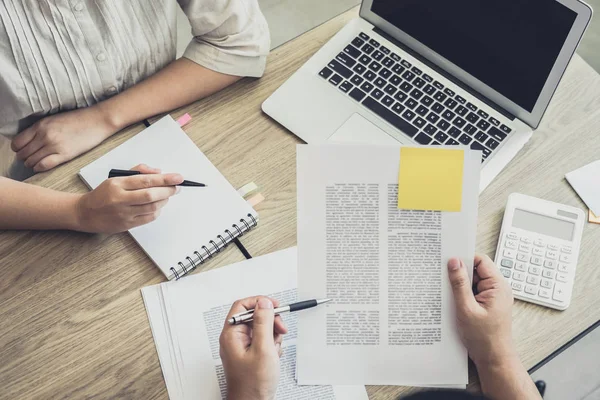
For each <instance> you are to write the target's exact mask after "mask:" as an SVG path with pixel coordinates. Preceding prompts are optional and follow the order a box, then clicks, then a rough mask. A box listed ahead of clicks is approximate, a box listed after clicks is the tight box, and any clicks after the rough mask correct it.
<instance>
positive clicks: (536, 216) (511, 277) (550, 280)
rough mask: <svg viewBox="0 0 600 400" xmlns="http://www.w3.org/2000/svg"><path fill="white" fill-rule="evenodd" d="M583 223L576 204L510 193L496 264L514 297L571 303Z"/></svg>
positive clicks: (560, 305)
mask: <svg viewBox="0 0 600 400" xmlns="http://www.w3.org/2000/svg"><path fill="white" fill-rule="evenodd" d="M584 223H585V214H584V212H583V211H582V210H580V209H578V208H575V207H571V206H565V205H563V204H558V203H553V202H551V201H547V200H542V199H538V198H535V197H531V196H526V195H523V194H519V193H513V194H511V195H510V196H509V197H508V203H507V204H506V210H505V211H504V220H503V221H502V229H501V231H500V238H499V240H498V248H497V249H496V260H495V262H496V265H497V266H498V267H499V268H500V272H502V275H504V277H505V278H506V279H507V280H508V282H509V284H510V285H511V287H512V291H513V295H514V297H515V298H516V299H519V300H524V301H529V302H531V303H535V304H539V305H542V306H546V307H551V308H556V309H558V310H564V309H566V308H567V307H569V304H570V303H571V294H572V292H573V282H574V281H575V268H576V266H577V256H578V254H579V246H580V245H581V235H582V233H583V225H584Z"/></svg>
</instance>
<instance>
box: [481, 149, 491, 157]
mask: <svg viewBox="0 0 600 400" xmlns="http://www.w3.org/2000/svg"><path fill="white" fill-rule="evenodd" d="M490 154H492V151H491V150H490V149H483V158H484V159H486V158H488V156H489V155H490Z"/></svg>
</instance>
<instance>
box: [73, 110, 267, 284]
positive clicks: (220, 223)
mask: <svg viewBox="0 0 600 400" xmlns="http://www.w3.org/2000/svg"><path fill="white" fill-rule="evenodd" d="M142 163H143V164H147V165H149V166H151V167H154V168H160V169H161V170H162V171H163V172H178V173H180V174H182V175H183V177H184V178H185V179H188V180H192V181H196V182H202V183H205V184H206V185H207V186H206V187H205V188H197V187H182V188H181V191H180V192H179V193H178V194H177V195H175V196H173V197H171V199H170V200H169V203H168V204H167V205H166V206H165V207H164V208H163V209H162V212H161V215H160V217H159V218H158V219H156V220H155V221H153V222H151V223H149V224H147V225H143V226H140V227H137V228H134V229H131V230H130V231H129V232H130V233H131V235H132V236H133V238H134V239H135V240H136V241H137V242H138V243H139V245H140V246H142V248H143V249H144V251H145V252H146V254H148V256H149V257H150V258H151V259H152V261H154V263H155V264H156V265H157V266H158V267H159V268H160V270H161V271H162V272H163V274H165V276H166V277H167V278H168V279H169V280H172V279H179V278H180V277H182V276H184V275H185V274H187V273H189V272H190V271H192V270H194V269H195V268H196V267H197V266H198V265H200V264H202V263H203V262H205V261H206V260H207V259H209V258H211V257H213V256H214V255H215V254H217V253H219V252H220V251H221V250H222V249H223V248H224V247H226V246H227V245H228V244H229V243H230V242H232V241H233V240H234V239H235V238H237V237H238V236H242V235H243V234H244V233H245V232H247V231H249V230H250V229H252V228H253V227H255V226H256V225H257V223H258V214H257V213H256V211H254V209H253V208H252V207H251V206H250V205H249V204H248V203H246V201H245V200H244V198H243V197H242V196H240V195H239V194H238V192H237V191H236V190H235V189H234V188H233V187H232V186H231V184H230V183H229V182H228V181H227V179H225V177H224V176H223V175H222V174H221V173H220V172H219V170H217V168H216V167H215V166H214V165H213V164H212V163H211V162H210V161H209V160H208V158H207V157H206V156H205V155H204V154H203V153H202V151H200V149H198V147H197V146H196V145H195V144H194V142H192V140H191V139H190V138H189V137H188V136H187V135H186V133H185V132H184V131H183V130H182V129H181V128H180V127H179V125H178V124H177V122H175V121H174V120H173V118H171V116H169V115H167V116H165V117H164V118H162V119H161V120H159V121H157V122H155V123H154V124H152V125H151V126H150V127H149V128H146V129H145V130H144V131H142V132H141V133H139V134H137V135H136V136H134V137H133V138H131V139H129V140H128V141H126V142H125V143H123V144H122V145H120V146H119V147H117V148H116V149H114V150H112V151H110V152H109V153H107V154H105V155H104V156H102V157H100V158H99V159H98V160H96V161H94V162H93V163H91V164H89V165H87V166H86V167H84V168H83V169H81V171H79V176H80V177H81V179H83V181H84V182H85V183H86V184H87V185H88V186H89V187H90V188H91V189H94V188H96V187H98V185H100V184H101V183H102V182H103V181H104V180H105V179H107V177H108V172H109V171H110V170H111V169H112V168H119V169H129V168H131V167H133V166H135V165H138V164H142Z"/></svg>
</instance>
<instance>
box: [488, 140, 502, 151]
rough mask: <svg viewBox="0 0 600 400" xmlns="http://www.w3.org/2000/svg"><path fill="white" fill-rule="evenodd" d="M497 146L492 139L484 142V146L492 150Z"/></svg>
mask: <svg viewBox="0 0 600 400" xmlns="http://www.w3.org/2000/svg"><path fill="white" fill-rule="evenodd" d="M499 144H500V143H498V142H496V141H495V140H494V139H490V140H488V141H487V142H486V146H487V147H489V148H490V149H492V150H494V149H495V148H496V147H498V145H499Z"/></svg>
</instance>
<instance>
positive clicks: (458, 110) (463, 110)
mask: <svg viewBox="0 0 600 400" xmlns="http://www.w3.org/2000/svg"><path fill="white" fill-rule="evenodd" d="M454 111H456V113H457V114H458V115H460V116H461V117H464V116H465V115H466V114H467V113H468V112H469V110H467V109H466V108H465V107H463V106H458V107H456V110H454Z"/></svg>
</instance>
